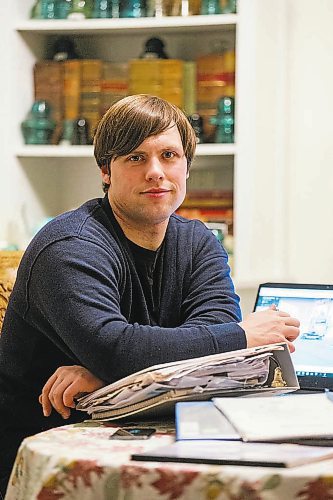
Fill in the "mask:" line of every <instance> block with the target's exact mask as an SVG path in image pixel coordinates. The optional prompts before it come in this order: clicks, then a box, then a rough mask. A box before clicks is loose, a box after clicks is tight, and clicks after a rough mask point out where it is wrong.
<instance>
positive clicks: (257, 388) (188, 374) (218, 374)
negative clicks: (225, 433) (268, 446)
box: [77, 343, 299, 420]
mask: <svg viewBox="0 0 333 500" xmlns="http://www.w3.org/2000/svg"><path fill="white" fill-rule="evenodd" d="M276 367H278V368H279V370H280V374H282V377H283V378H282V383H280V384H279V385H278V386H276V384H274V370H275V369H276ZM280 378H281V377H280ZM298 387H299V386H298V382H297V377H296V375H295V371H294V368H293V364H292V361H291V358H290V354H289V350H288V347H287V345H286V344H285V343H281V344H272V345H267V346H260V347H254V348H249V349H242V350H239V351H231V352H227V353H220V354H213V355H210V356H203V357H201V358H192V359H186V360H183V361H176V362H172V363H164V364H161V365H155V366H151V367H149V368H146V369H144V370H141V371H139V372H136V373H133V374H132V375H129V376H127V377H125V378H123V379H121V380H118V381H117V382H114V383H112V384H110V385H107V386H105V387H102V388H101V389H98V390H97V391H94V392H92V393H90V394H88V395H86V396H83V397H81V398H80V399H79V400H78V404H77V409H78V410H82V411H86V412H87V413H88V414H89V415H91V416H92V418H93V419H96V420H114V419H119V418H124V417H128V416H130V415H134V414H140V415H144V416H158V415H161V414H167V413H170V409H172V408H174V405H175V403H176V402H177V401H197V400H207V399H211V398H212V397H214V396H222V395H228V396H241V395H248V394H256V393H258V392H260V393H265V392H268V393H269V394H271V393H281V392H289V391H293V390H296V389H298Z"/></svg>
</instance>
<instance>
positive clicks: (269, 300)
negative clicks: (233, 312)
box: [254, 283, 333, 390]
mask: <svg viewBox="0 0 333 500" xmlns="http://www.w3.org/2000/svg"><path fill="white" fill-rule="evenodd" d="M272 304H275V306H276V307H277V308H278V309H280V310H281V311H286V312H288V313H289V314H290V315H291V316H294V317H295V318H297V319H298V320H299V321H300V324H301V325H300V335H299V337H298V338H297V339H296V340H295V342H294V345H295V348H296V350H295V352H294V353H292V354H291V357H292V360H293V363H294V367H295V371H296V375H297V377H298V379H299V383H300V387H301V388H302V389H322V390H323V389H325V388H327V389H333V285H300V284H288V283H264V284H262V285H260V286H259V290H258V294H257V299H256V303H255V307H254V310H255V311H260V310H263V309H267V308H268V307H269V306H271V305H272Z"/></svg>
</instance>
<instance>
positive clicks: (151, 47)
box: [140, 37, 169, 59]
mask: <svg viewBox="0 0 333 500" xmlns="http://www.w3.org/2000/svg"><path fill="white" fill-rule="evenodd" d="M140 59H169V58H168V56H167V55H166V53H165V52H164V42H163V41H162V40H161V39H160V38H155V37H154V38H149V39H148V40H147V41H146V43H145V51H144V52H143V53H142V54H141V56H140Z"/></svg>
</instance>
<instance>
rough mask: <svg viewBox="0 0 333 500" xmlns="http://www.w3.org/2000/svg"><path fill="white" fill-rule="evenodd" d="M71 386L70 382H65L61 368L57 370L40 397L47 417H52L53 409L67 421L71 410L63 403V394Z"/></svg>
mask: <svg viewBox="0 0 333 500" xmlns="http://www.w3.org/2000/svg"><path fill="white" fill-rule="evenodd" d="M69 384H70V382H68V381H66V380H64V378H63V374H62V369H61V368H60V369H58V370H56V371H55V372H54V374H53V375H52V376H51V377H50V378H49V379H48V381H47V382H46V384H45V385H44V387H43V390H42V394H41V395H40V396H39V402H40V403H41V404H42V409H43V415H44V416H45V417H49V416H50V415H51V412H52V408H54V409H55V410H56V411H57V412H58V413H60V415H61V416H62V417H63V418H65V419H67V418H68V417H69V416H70V409H69V408H68V407H67V406H66V405H65V404H64V402H63V393H64V391H65V390H66V389H67V387H68V385H69ZM70 406H72V405H70ZM73 406H74V402H73Z"/></svg>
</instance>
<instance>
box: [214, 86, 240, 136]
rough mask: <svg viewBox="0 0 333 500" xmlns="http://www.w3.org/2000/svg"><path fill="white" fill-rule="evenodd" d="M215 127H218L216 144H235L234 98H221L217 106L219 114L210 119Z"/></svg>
mask: <svg viewBox="0 0 333 500" xmlns="http://www.w3.org/2000/svg"><path fill="white" fill-rule="evenodd" d="M210 122H211V123H212V124H213V125H216V132H215V142H217V143H233V142H234V127H235V119H234V98H233V97H228V96H226V97H221V99H219V101H218V105H217V114H216V116H213V117H212V118H211V119H210Z"/></svg>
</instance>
